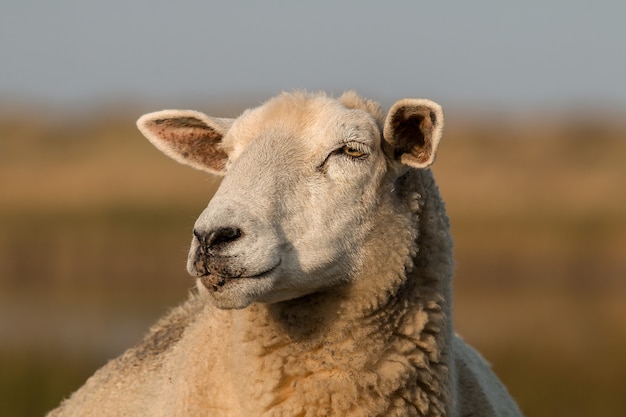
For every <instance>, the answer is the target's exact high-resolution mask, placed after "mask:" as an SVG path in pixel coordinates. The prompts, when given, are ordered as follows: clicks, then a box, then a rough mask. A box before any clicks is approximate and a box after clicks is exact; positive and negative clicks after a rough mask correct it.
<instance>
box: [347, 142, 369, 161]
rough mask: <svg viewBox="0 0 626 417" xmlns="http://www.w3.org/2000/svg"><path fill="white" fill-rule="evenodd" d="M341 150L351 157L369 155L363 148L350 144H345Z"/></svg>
mask: <svg viewBox="0 0 626 417" xmlns="http://www.w3.org/2000/svg"><path fill="white" fill-rule="evenodd" d="M341 152H343V153H344V154H345V155H347V156H349V157H350V158H362V157H364V156H365V155H367V154H366V153H365V152H363V151H362V150H360V149H357V148H355V147H353V146H350V145H345V146H344V147H343V148H341Z"/></svg>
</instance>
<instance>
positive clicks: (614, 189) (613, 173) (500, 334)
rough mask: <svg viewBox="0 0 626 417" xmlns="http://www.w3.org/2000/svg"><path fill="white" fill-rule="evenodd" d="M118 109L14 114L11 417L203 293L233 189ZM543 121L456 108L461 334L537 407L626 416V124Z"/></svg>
mask: <svg viewBox="0 0 626 417" xmlns="http://www.w3.org/2000/svg"><path fill="white" fill-rule="evenodd" d="M107 114H109V115H108V116H106V117H104V119H96V118H95V114H92V115H89V117H83V116H81V119H80V120H73V119H70V118H69V116H64V117H48V118H46V117H44V118H43V119H38V120H37V121H35V122H34V121H32V120H30V119H29V118H28V117H26V113H24V116H21V115H17V116H16V115H15V114H11V116H10V117H9V116H6V115H5V116H3V115H2V114H0V404H2V406H1V409H2V412H1V414H2V415H3V416H6V417H12V416H39V415H42V414H43V413H44V412H45V410H47V409H50V408H52V407H54V406H55V405H56V404H58V403H59V402H60V400H61V399H62V398H63V397H64V396H66V395H68V394H69V393H70V392H71V391H72V390H74V389H75V388H77V387H78V386H80V385H81V384H82V383H83V382H84V380H85V379H86V378H87V377H88V376H89V375H90V374H92V373H93V371H94V370H95V369H96V368H97V367H99V366H101V365H102V364H104V363H105V362H106V361H107V360H108V359H111V358H113V357H115V356H116V355H118V354H120V353H121V352H122V351H123V350H124V349H125V348H126V347H128V346H130V345H131V344H133V343H134V342H136V341H138V340H139V339H140V338H141V337H142V335H143V333H144V332H145V331H146V330H147V328H148V326H149V325H150V324H151V323H152V322H153V321H155V320H156V319H157V318H158V317H159V316H160V315H161V314H163V313H164V312H165V311H167V309H168V308H170V307H172V306H174V305H176V304H177V303H178V302H180V301H182V300H183V299H184V298H185V297H186V294H187V292H188V290H189V289H190V288H191V287H192V286H193V280H192V279H191V278H189V277H188V276H187V274H186V272H185V260H186V251H187V245H188V243H189V241H190V236H191V233H190V230H191V227H192V224H193V222H194V221H195V218H196V216H197V215H198V214H199V213H200V211H201V210H202V209H203V208H204V206H205V205H206V203H207V202H208V200H209V199H210V196H211V194H212V192H213V191H214V190H215V188H216V187H217V185H218V184H219V182H218V181H217V180H216V179H213V178H211V177H209V176H207V175H205V174H203V173H200V172H196V171H193V170H191V169H188V168H186V167H183V166H180V165H177V164H176V163H175V162H173V161H171V160H169V159H168V158H167V157H165V156H163V155H161V154H160V153H159V152H158V151H157V150H156V149H154V148H153V147H152V146H151V145H150V144H149V143H148V142H147V141H146V140H145V139H143V138H142V137H141V136H140V134H139V133H138V132H137V131H136V130H135V128H134V120H135V118H136V116H137V115H138V112H134V111H122V112H120V111H118V112H117V115H115V116H114V115H112V113H110V112H109V113H107ZM120 114H121V116H120ZM229 114H234V113H232V111H230V110H229V112H228V113H226V115H229ZM541 117H542V118H541V120H540V121H539V122H537V121H536V120H534V119H533V120H534V121H533V123H532V124H531V123H529V121H528V120H530V118H528V120H526V119H523V120H515V121H512V120H509V121H498V122H494V121H493V120H490V119H487V118H486V117H485V118H484V119H483V120H477V119H472V118H469V117H464V118H457V119H455V118H450V117H449V118H448V121H447V131H446V133H445V134H444V139H443V142H442V145H441V147H440V150H439V154H438V159H437V161H436V163H435V165H434V168H433V169H434V171H435V175H436V177H437V179H438V182H439V184H440V188H441V192H442V194H443V197H444V199H445V200H446V202H447V207H448V211H449V214H450V217H451V221H452V227H453V234H454V236H455V251H456V258H457V273H456V276H455V311H454V312H455V320H456V326H457V330H458V332H459V333H460V334H461V335H463V337H464V338H465V339H466V340H467V341H469V342H470V343H472V344H473V345H475V346H476V347H477V348H479V349H480V350H481V351H482V352H483V354H484V355H485V356H486V357H487V359H488V360H489V361H490V362H491V363H492V364H493V365H494V367H495V369H496V371H497V373H498V374H499V375H500V376H501V378H502V379H503V380H504V381H505V383H506V385H507V386H508V387H509V390H510V391H511V392H512V394H513V395H514V396H515V398H516V399H517V400H518V402H519V403H520V406H521V407H522V409H523V410H524V412H525V413H526V414H527V415H528V416H554V415H563V416H570V417H576V416H589V415H594V416H595V415H597V416H600V415H602V416H624V415H626V397H624V387H626V355H625V354H624V352H626V187H625V184H626V127H625V126H624V125H623V124H622V125H620V124H618V123H608V122H606V121H602V119H600V118H594V117H576V118H574V117H569V118H568V117H556V116H555V117H553V118H550V117H549V115H545V114H544V115H542V116H541Z"/></svg>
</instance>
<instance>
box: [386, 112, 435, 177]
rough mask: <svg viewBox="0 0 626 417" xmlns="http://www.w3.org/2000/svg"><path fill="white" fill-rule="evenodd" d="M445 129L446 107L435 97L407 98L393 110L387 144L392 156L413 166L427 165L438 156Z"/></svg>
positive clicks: (387, 127)
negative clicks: (429, 98) (438, 148)
mask: <svg viewBox="0 0 626 417" xmlns="http://www.w3.org/2000/svg"><path fill="white" fill-rule="evenodd" d="M442 132H443V110H442V109H441V106H440V105H439V104H437V103H435V102H433V101H430V100H425V99H403V100H399V101H397V102H396V103H395V104H394V105H393V106H392V107H391V109H390V110H389V113H388V114H387V118H386V119H385V126H384V128H383V138H384V142H383V146H384V149H385V153H386V154H387V156H388V157H389V158H391V159H392V160H395V161H398V162H400V163H402V164H404V165H407V166H409V167H412V168H426V167H428V166H429V165H430V164H432V163H433V161H434V160H435V153H436V152H437V146H438V145H439V140H440V139H441V133H442Z"/></svg>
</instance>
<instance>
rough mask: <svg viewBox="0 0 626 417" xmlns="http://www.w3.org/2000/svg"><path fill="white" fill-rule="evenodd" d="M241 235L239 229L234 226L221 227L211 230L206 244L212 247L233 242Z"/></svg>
mask: <svg viewBox="0 0 626 417" xmlns="http://www.w3.org/2000/svg"><path fill="white" fill-rule="evenodd" d="M240 237H241V229H238V228H236V227H222V228H219V229H215V230H212V231H211V232H210V233H209V234H208V236H207V241H206V244H207V246H210V247H214V246H219V245H223V244H225V243H229V242H233V241H235V240H237V239H239V238H240Z"/></svg>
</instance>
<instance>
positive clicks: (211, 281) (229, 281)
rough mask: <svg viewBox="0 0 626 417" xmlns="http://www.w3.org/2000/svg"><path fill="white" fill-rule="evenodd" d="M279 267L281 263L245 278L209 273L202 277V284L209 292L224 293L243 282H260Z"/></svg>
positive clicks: (242, 276)
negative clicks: (259, 280)
mask: <svg viewBox="0 0 626 417" xmlns="http://www.w3.org/2000/svg"><path fill="white" fill-rule="evenodd" d="M278 265H280V261H279V262H278V263H277V264H276V265H274V266H273V267H271V268H269V269H267V270H265V271H263V272H261V273H258V274H254V275H248V276H244V275H234V276H228V275H219V274H216V273H209V274H206V275H203V276H201V277H200V282H202V285H204V287H205V288H206V289H207V290H209V291H213V292H222V291H225V290H226V289H228V288H230V287H232V286H235V285H237V284H238V283H241V282H243V281H250V280H258V279H262V278H266V277H267V276H268V275H270V274H271V273H272V272H273V271H274V270H275V269H276V268H277V267H278Z"/></svg>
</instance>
